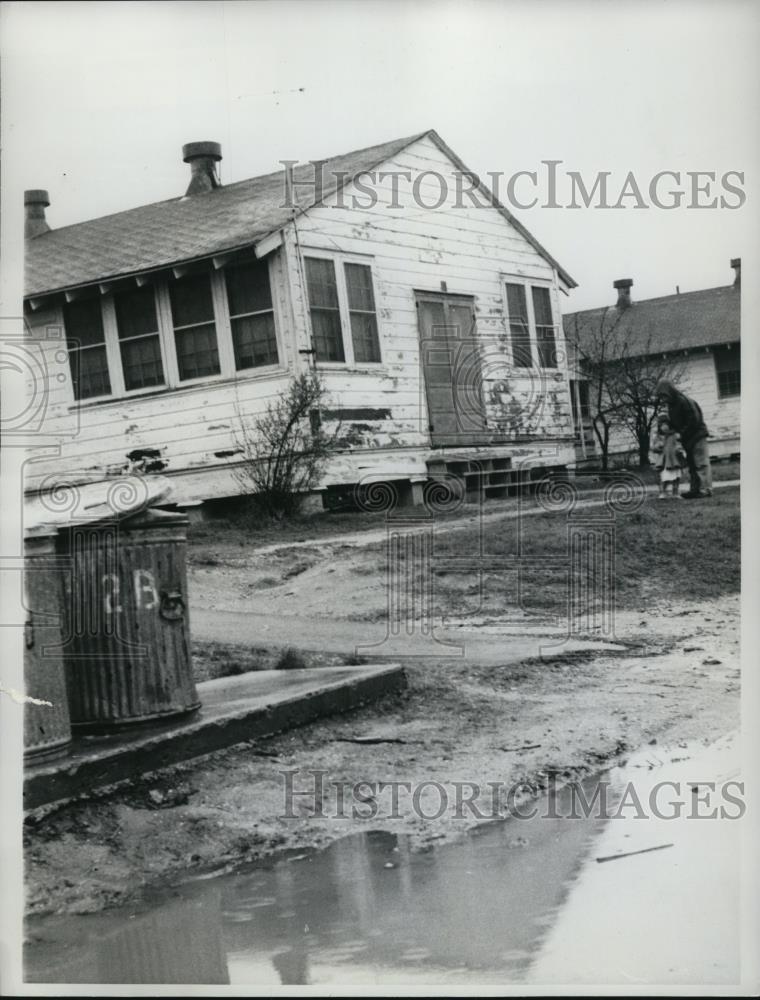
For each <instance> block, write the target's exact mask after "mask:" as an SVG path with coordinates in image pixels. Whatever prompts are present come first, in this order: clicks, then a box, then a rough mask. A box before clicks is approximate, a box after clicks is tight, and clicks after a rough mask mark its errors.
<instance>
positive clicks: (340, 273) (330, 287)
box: [305, 257, 382, 364]
mask: <svg viewBox="0 0 760 1000" xmlns="http://www.w3.org/2000/svg"><path fill="white" fill-rule="evenodd" d="M305 265H306V284H307V287H308V293H309V313H310V315H311V329H312V335H313V338H314V350H315V353H316V360H317V361H322V362H325V361H327V362H329V361H333V362H341V363H343V362H348V363H349V364H378V363H379V362H380V361H381V360H382V358H381V355H380V338H379V335H378V327H377V310H376V307H375V292H374V288H373V285H372V268H371V267H370V266H369V264H361V263H356V262H354V261H343V260H342V259H339V260H337V261H336V260H332V259H327V258H324V257H306V258H305ZM349 334H350V336H349Z"/></svg>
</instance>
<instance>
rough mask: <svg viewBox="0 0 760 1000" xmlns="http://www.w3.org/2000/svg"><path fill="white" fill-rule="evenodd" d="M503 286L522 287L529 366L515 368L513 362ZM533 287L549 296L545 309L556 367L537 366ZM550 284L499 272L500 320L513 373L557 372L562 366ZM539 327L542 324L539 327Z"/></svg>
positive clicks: (515, 363) (558, 324) (538, 360)
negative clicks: (505, 335)
mask: <svg viewBox="0 0 760 1000" xmlns="http://www.w3.org/2000/svg"><path fill="white" fill-rule="evenodd" d="M507 285H522V286H523V289H524V293H525V304H526V310H527V313H528V341H529V343H530V355H531V364H530V366H528V365H519V364H517V362H516V361H515V351H514V347H515V345H514V343H513V340H512V331H511V328H510V327H511V324H510V317H509V296H508V294H507ZM534 288H545V289H546V290H547V291H548V293H549V307H550V309H551V313H552V328H553V330H554V352H555V358H556V362H557V363H556V364H555V365H550V366H548V367H547V366H545V365H542V364H540V362H541V358H542V355H541V352H540V350H539V340H538V327H537V326H536V314H535V309H534V307H533V289H534ZM553 292H554V282H553V281H552V280H551V279H549V278H530V277H526V276H525V275H524V274H508V273H506V272H503V273H502V274H501V294H502V302H503V304H504V320H505V328H506V332H507V338H508V340H509V353H510V357H511V359H512V367H513V368H514V370H515V372H525V373H527V372H529V371H531V369H538V370H539V371H542V372H561V371H562V370H563V369H564V367H565V366H564V364H563V363H562V360H561V357H562V347H563V344H562V339H563V337H562V330H561V323H558V322H557V308H556V303H555V301H554V294H553ZM542 325H543V324H542Z"/></svg>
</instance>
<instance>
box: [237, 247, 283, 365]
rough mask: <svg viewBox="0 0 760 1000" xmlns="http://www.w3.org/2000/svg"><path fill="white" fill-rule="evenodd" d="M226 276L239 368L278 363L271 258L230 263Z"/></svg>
mask: <svg viewBox="0 0 760 1000" xmlns="http://www.w3.org/2000/svg"><path fill="white" fill-rule="evenodd" d="M224 280H225V285H226V288H227V302H228V304H229V308H230V326H231V328H232V346H233V350H234V352H235V369H236V370H237V371H240V370H241V369H244V368H258V367H259V366H260V365H276V364H277V363H278V361H279V358H278V355H277V337H276V335H275V327H274V307H273V305H272V289H271V287H270V284H269V264H268V262H267V261H265V260H258V261H250V262H247V263H245V264H239V265H237V266H235V267H227V268H226V269H225V274H224Z"/></svg>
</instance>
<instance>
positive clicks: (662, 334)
mask: <svg viewBox="0 0 760 1000" xmlns="http://www.w3.org/2000/svg"><path fill="white" fill-rule="evenodd" d="M731 267H732V268H733V269H734V274H735V276H734V281H733V283H732V284H730V285H726V286H721V287H719V288H706V289H703V290H701V291H696V292H685V293H677V294H676V295H664V296H661V297H660V298H656V299H646V300H643V301H640V302H636V301H632V299H631V291H630V290H631V287H632V285H633V282H632V281H631V279H621V280H619V281H615V282H614V283H613V284H614V287H615V288H616V289H617V290H618V300H617V302H616V303H615V304H614V305H613V306H612V307H611V308H610V307H607V308H599V309H587V310H584V311H581V312H576V313H567V314H566V315H565V316H564V317H563V324H564V329H565V336H566V338H567V342H568V349H569V354H570V367H571V369H572V372H571V395H572V408H573V424H574V428H575V437H576V452H577V457H578V459H579V460H581V459H586V460H593V458H594V456H595V454H596V452H597V442H596V440H595V438H594V434H593V432H592V429H591V418H592V416H593V414H592V413H591V401H590V400H589V386H588V382H587V381H585V380H584V376H583V371H582V366H580V365H579V364H578V363H577V362H576V361H575V360H574V359H575V350H574V342H575V341H576V340H577V339H578V338H580V339H581V340H582V339H583V338H584V336H585V337H588V336H590V335H591V334H592V331H594V330H599V329H600V323H602V322H604V323H606V324H607V325H608V326H612V325H613V324H615V325H616V329H615V343H616V344H625V349H626V351H627V352H628V355H629V356H630V357H634V358H635V357H636V356H637V355H641V356H652V355H653V354H656V355H657V356H661V357H662V358H663V360H665V361H668V362H670V363H672V364H673V370H674V372H675V373H676V374H675V377H674V381H675V383H676V385H677V387H678V388H679V389H680V390H681V391H682V392H685V393H686V395H687V396H691V397H692V398H693V399H695V400H696V401H697V402H698V403H699V405H700V407H701V408H702V412H703V414H704V418H705V422H706V424H707V427H708V430H709V431H710V451H711V454H712V455H713V456H714V457H730V456H732V455H738V454H739V453H740V450H741V449H740V415H741V414H740V411H741V260H740V259H739V258H735V259H734V260H732V261H731ZM611 360H614V359H611ZM635 449H636V442H635V439H634V437H633V435H632V434H631V433H630V432H629V431H627V430H626V429H625V428H623V427H621V426H620V425H616V426H615V428H614V430H613V433H612V436H611V439H610V453H611V454H615V453H618V454H622V455H625V454H628V453H632V452H634V451H635Z"/></svg>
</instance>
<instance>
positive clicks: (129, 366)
mask: <svg viewBox="0 0 760 1000" xmlns="http://www.w3.org/2000/svg"><path fill="white" fill-rule="evenodd" d="M114 307H115V310H116V328H117V330H118V334H119V348H120V352H121V368H122V372H123V373H124V388H125V389H127V390H129V389H144V388H146V387H148V386H152V385H163V384H164V366H163V362H162V360H161V339H160V335H159V332H158V315H157V313H156V294H155V292H154V290H153V287H152V286H151V285H146V286H144V287H143V288H135V289H130V290H128V291H124V292H119V293H118V294H117V295H115V296H114Z"/></svg>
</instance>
